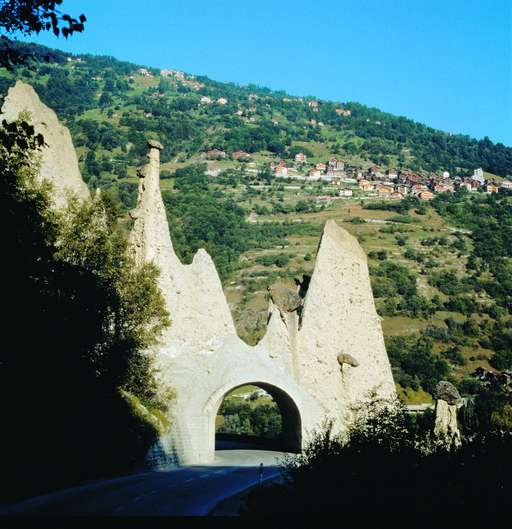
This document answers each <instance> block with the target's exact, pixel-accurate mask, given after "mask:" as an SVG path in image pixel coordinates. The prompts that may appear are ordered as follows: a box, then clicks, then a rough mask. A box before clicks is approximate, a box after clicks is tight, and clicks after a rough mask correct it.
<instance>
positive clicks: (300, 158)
mask: <svg viewBox="0 0 512 529" xmlns="http://www.w3.org/2000/svg"><path fill="white" fill-rule="evenodd" d="M307 159H308V157H307V156H306V155H305V154H304V153H303V152H298V153H297V154H296V155H295V162H296V163H306V162H307Z"/></svg>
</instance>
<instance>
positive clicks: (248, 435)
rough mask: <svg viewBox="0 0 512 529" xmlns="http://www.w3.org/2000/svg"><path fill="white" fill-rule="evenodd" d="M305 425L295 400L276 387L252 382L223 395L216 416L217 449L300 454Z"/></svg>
mask: <svg viewBox="0 0 512 529" xmlns="http://www.w3.org/2000/svg"><path fill="white" fill-rule="evenodd" d="M301 448H302V424H301V417H300V412H299V409H298V407H297V405H296V404H295V402H294V401H293V399H292V398H291V397H290V395H288V394H287V393H286V392H285V391H283V390H282V389H280V388H277V387H276V386H273V385H270V384H265V383H261V382H251V383H248V384H245V385H242V386H238V387H236V388H233V389H231V390H229V391H228V392H227V393H225V394H224V397H223V398H222V402H221V403H220V405H219V408H218V411H217V414H216V417H215V450H216V451H222V450H234V449H244V450H251V449H254V450H276V451H281V452H300V451H301Z"/></svg>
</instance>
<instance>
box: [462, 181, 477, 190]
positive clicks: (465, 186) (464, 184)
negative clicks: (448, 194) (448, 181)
mask: <svg viewBox="0 0 512 529" xmlns="http://www.w3.org/2000/svg"><path fill="white" fill-rule="evenodd" d="M459 187H461V188H463V189H467V190H468V191H476V189H473V185H472V184H471V182H467V181H465V180H462V181H461V182H460V184H459Z"/></svg>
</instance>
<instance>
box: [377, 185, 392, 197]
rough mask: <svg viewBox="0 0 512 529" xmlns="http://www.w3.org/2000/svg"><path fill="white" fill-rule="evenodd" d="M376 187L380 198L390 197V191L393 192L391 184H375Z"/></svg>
mask: <svg viewBox="0 0 512 529" xmlns="http://www.w3.org/2000/svg"><path fill="white" fill-rule="evenodd" d="M376 189H377V192H378V194H379V197H381V198H387V197H390V196H391V193H393V186H389V185H385V184H377V185H376Z"/></svg>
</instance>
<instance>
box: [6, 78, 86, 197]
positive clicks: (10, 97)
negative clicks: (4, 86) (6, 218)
mask: <svg viewBox="0 0 512 529" xmlns="http://www.w3.org/2000/svg"><path fill="white" fill-rule="evenodd" d="M23 113H27V114H28V115H29V117H28V121H29V122H30V123H31V124H32V125H34V129H35V131H36V133H40V134H42V135H43V137H44V141H45V144H46V146H45V147H43V149H42V151H41V160H40V170H39V178H41V179H48V180H50V181H51V183H52V184H53V191H54V193H53V199H54V202H55V205H56V206H57V207H62V206H64V205H65V204H66V201H67V197H68V195H69V193H70V192H71V193H74V194H76V195H77V196H78V197H79V198H81V199H85V198H88V197H89V190H88V188H87V185H86V183H85V182H84V181H83V180H82V176H81V174H80V169H79V167H78V158H77V156H76V152H75V148H74V147H73V141H72V139H71V134H70V133H69V130H68V129H67V128H66V127H65V126H64V125H62V123H60V122H59V119H58V118H57V115H56V114H55V112H54V111H53V110H52V109H50V108H48V107H47V106H46V105H44V104H43V103H42V102H41V100H40V99H39V96H38V95H37V93H36V92H35V90H34V89H33V88H32V87H31V86H30V85H29V84H26V83H24V82H22V81H17V82H16V84H15V85H14V86H13V87H11V88H9V91H8V93H7V96H6V98H5V101H4V104H3V106H2V114H1V116H0V119H2V120H4V119H5V120H6V121H7V122H13V121H16V120H17V119H18V118H20V114H23Z"/></svg>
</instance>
